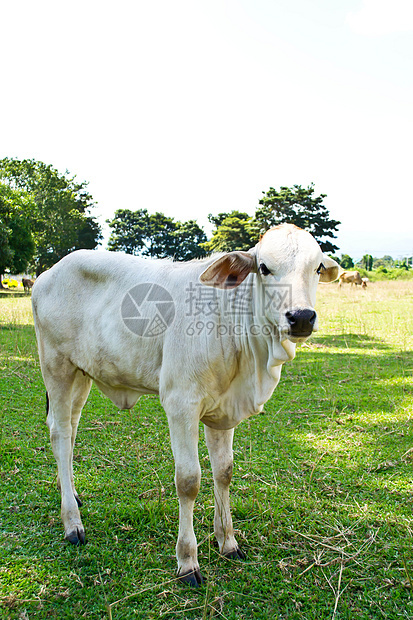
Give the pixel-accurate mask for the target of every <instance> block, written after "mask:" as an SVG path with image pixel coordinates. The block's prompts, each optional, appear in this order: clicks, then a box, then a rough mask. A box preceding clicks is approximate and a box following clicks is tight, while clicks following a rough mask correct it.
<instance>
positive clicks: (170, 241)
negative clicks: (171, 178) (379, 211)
mask: <svg viewBox="0 0 413 620" xmlns="http://www.w3.org/2000/svg"><path fill="white" fill-rule="evenodd" d="M87 186H88V183H87V182H85V181H83V182H79V181H78V180H77V179H76V176H72V175H70V173H69V172H68V171H66V172H65V173H64V174H61V173H59V172H58V171H57V170H56V169H55V168H54V167H53V166H51V165H47V164H44V163H43V162H41V161H37V160H34V159H24V160H19V159H14V158H7V157H6V158H4V159H1V160H0V286H1V276H2V274H4V273H5V272H6V271H10V272H12V273H23V272H26V271H27V270H30V272H31V273H34V272H35V273H36V275H39V274H40V273H41V272H42V271H44V270H45V269H48V268H50V267H51V266H52V265H54V264H55V263H56V262H57V261H58V260H60V259H61V258H63V256H66V254H69V253H70V252H73V251H74V250H77V249H81V248H84V249H94V248H96V247H97V246H98V245H99V244H100V243H101V241H102V239H103V236H102V229H101V226H100V224H99V222H98V220H97V218H96V216H95V215H94V212H95V210H96V203H95V201H94V200H93V197H92V196H91V194H90V193H89V192H88V189H87ZM262 194H263V195H262V198H261V199H260V200H259V201H258V206H257V209H256V211H255V214H254V215H253V216H250V215H249V214H248V213H244V212H242V211H237V210H233V211H231V212H222V213H218V214H217V215H214V214H213V213H211V214H209V216H208V219H209V221H210V223H211V224H212V226H213V230H212V235H211V238H210V239H208V238H207V235H206V233H205V231H204V230H203V228H202V227H201V226H199V224H198V223H197V222H196V221H195V220H192V219H191V220H188V221H186V222H181V221H178V220H175V219H174V218H172V217H169V216H166V215H165V214H163V213H160V212H157V213H152V214H151V213H149V212H148V210H147V209H145V208H143V209H137V210H135V211H133V210H130V209H125V208H122V209H117V210H116V211H115V213H114V217H113V218H112V219H111V220H107V223H108V224H109V228H110V230H111V233H110V237H109V241H108V248H107V249H108V250H111V251H123V252H126V253H127V254H133V255H139V256H149V257H157V258H167V257H170V258H172V259H174V260H191V259H194V258H202V257H204V256H207V255H208V254H210V253H211V252H227V251H232V250H248V249H249V248H250V247H252V246H253V245H255V244H256V243H257V241H258V240H259V238H260V236H261V235H262V234H264V233H265V231H266V230H268V229H269V228H271V227H272V226H276V225H278V224H281V223H283V222H289V223H292V224H295V225H296V226H299V227H300V228H303V229H305V230H308V231H309V232H310V233H311V234H312V235H313V236H314V237H315V238H316V239H317V241H318V242H319V243H320V245H321V248H322V249H323V251H325V252H330V253H331V252H334V251H336V250H338V249H339V248H338V247H337V246H336V245H334V243H333V240H334V239H335V238H336V235H335V232H336V231H337V229H338V226H339V224H340V222H339V221H337V220H334V219H331V218H330V214H329V212H328V210H327V208H326V207H325V205H324V204H323V201H324V198H325V197H326V195H325V194H320V195H319V196H316V195H315V189H314V185H313V184H311V185H310V186H308V187H306V188H305V187H301V186H300V185H294V186H293V187H291V188H290V187H280V189H278V190H276V189H274V188H273V187H270V189H269V190H268V191H267V192H262Z"/></svg>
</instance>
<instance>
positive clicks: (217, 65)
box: [0, 0, 413, 258]
mask: <svg viewBox="0 0 413 620" xmlns="http://www.w3.org/2000/svg"><path fill="white" fill-rule="evenodd" d="M0 20H1V24H2V27H1V31H2V33H1V38H0V59H1V60H0V62H1V82H0V84H1V96H0V126H1V131H0V157H4V156H8V157H13V156H14V157H18V158H25V157H30V158H31V157H33V158H35V159H39V160H41V161H44V162H45V163H48V164H52V165H53V166H54V167H56V168H57V169H58V170H60V171H61V172H64V170H65V169H66V168H67V169H69V171H70V172H71V173H72V174H76V175H77V177H78V178H79V180H87V181H89V182H90V185H89V190H90V192H91V193H92V195H93V197H94V198H95V200H96V201H97V202H98V203H99V204H98V209H97V211H98V212H99V214H100V216H101V218H100V221H101V223H104V221H105V219H106V218H109V217H111V216H112V215H113V213H114V211H115V210H116V209H118V208H129V209H138V208H143V207H146V208H147V209H148V210H149V211H150V212H154V211H156V210H158V211H162V212H164V213H166V214H167V215H170V216H173V217H175V218H176V219H181V220H185V219H197V220H198V221H199V223H200V224H202V225H204V226H205V225H206V224H207V215H208V213H211V212H212V213H218V212H220V211H229V210H232V209H239V210H242V211H247V212H249V213H250V214H251V215H252V214H253V213H254V210H255V208H256V206H257V204H258V200H259V198H260V197H261V195H262V194H261V192H262V191H266V190H268V188H269V187H270V186H273V187H276V188H277V187H279V186H280V185H288V186H290V185H293V184H295V183H296V184H300V185H304V186H306V185H308V184H309V183H310V182H312V181H313V182H314V183H315V188H316V193H317V194H319V193H326V194H327V195H328V197H327V199H326V200H325V204H326V206H327V208H328V209H329V210H330V214H331V216H332V217H334V218H335V219H338V220H341V222H342V225H341V227H340V233H339V237H338V243H337V244H338V245H339V246H340V252H341V253H349V254H350V255H352V256H353V257H354V258H359V257H361V256H362V255H363V254H365V253H366V252H368V253H371V254H374V255H376V256H381V255H383V254H391V255H393V256H400V255H403V254H407V253H409V254H411V253H412V252H413V208H412V207H413V204H412V202H413V199H412V194H410V191H409V188H410V181H411V176H412V169H413V166H412V163H413V162H412V145H413V121H412V111H413V70H412V67H413V37H412V31H413V3H412V2H411V0H333V1H332V0H295V1H294V2H291V0H173V1H172V0H116V2H110V3H109V2H107V1H105V0H100V1H99V2H98V1H96V0H81V1H80V0H72V2H70V3H66V2H62V1H61V0H49V1H48V0H36V2H33V0H30V1H29V0H13V2H7V3H6V2H5V1H4V2H2V3H1V5H0ZM208 231H209V228H208Z"/></svg>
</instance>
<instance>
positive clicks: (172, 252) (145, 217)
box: [107, 209, 207, 260]
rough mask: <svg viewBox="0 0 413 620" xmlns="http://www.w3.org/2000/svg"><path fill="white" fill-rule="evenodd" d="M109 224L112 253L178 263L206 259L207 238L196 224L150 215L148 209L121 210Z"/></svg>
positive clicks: (163, 215)
mask: <svg viewBox="0 0 413 620" xmlns="http://www.w3.org/2000/svg"><path fill="white" fill-rule="evenodd" d="M107 222H108V224H109V227H110V228H111V229H112V232H111V235H110V238H109V243H108V250H112V251H123V252H126V253H127V254H134V255H142V256H152V257H156V258H167V257H170V258H173V259H175V260H190V259H193V258H201V257H202V256H205V255H206V251H205V250H204V249H203V247H202V244H203V243H205V241H206V239H207V238H206V235H205V233H204V231H203V229H202V228H201V227H200V226H198V224H197V223H196V222H195V221H194V220H189V221H188V222H179V221H175V220H174V219H173V218H171V217H168V216H166V215H165V214H164V213H160V212H157V213H153V214H151V215H150V214H149V213H148V211H147V210H146V209H139V210H138V211H130V210H129V209H118V210H117V211H116V212H115V216H114V218H113V219H112V220H107Z"/></svg>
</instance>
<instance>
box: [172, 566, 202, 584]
mask: <svg viewBox="0 0 413 620" xmlns="http://www.w3.org/2000/svg"><path fill="white" fill-rule="evenodd" d="M178 579H179V581H180V582H181V583H185V584H188V585H190V586H192V587H193V588H199V586H202V585H203V583H204V582H205V580H204V578H203V577H202V575H201V571H200V570H199V569H197V570H193V571H189V572H188V573H184V574H183V575H178Z"/></svg>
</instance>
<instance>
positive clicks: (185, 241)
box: [174, 220, 207, 260]
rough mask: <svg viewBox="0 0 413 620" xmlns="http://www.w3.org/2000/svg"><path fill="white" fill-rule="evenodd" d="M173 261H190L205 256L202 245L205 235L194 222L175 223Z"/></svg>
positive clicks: (205, 238)
mask: <svg viewBox="0 0 413 620" xmlns="http://www.w3.org/2000/svg"><path fill="white" fill-rule="evenodd" d="M174 238H175V254H174V259H175V260H192V259H194V258H202V257H203V256H206V254H207V253H206V251H205V249H204V248H203V244H204V243H205V242H206V240H207V237H206V234H205V232H204V230H203V228H201V227H200V226H199V225H198V224H197V222H196V221H195V220H188V221H187V222H177V226H176V229H175V231H174Z"/></svg>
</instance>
